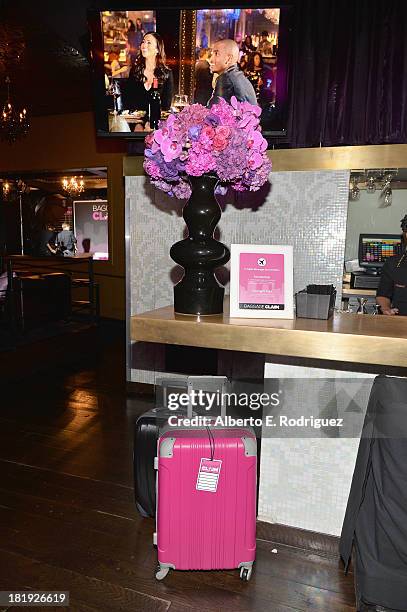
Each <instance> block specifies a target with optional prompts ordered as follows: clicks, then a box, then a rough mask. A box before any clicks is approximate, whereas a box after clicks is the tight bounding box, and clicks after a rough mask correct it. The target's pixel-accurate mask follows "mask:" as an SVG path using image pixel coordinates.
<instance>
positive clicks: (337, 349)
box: [131, 306, 407, 368]
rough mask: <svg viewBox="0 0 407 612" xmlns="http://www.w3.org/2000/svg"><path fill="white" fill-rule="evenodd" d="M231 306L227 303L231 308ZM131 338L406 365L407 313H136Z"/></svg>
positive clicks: (169, 310) (168, 309)
mask: <svg viewBox="0 0 407 612" xmlns="http://www.w3.org/2000/svg"><path fill="white" fill-rule="evenodd" d="M226 310H228V308H227V309H226ZM131 339H132V341H144V342H158V343H162V344H178V345H184V346H199V347H206V348H217V349H223V350H233V351H244V352H253V353H264V354H268V355H279V356H286V357H293V358H296V357H297V358H310V359H318V360H323V361H336V362H338V361H341V362H343V363H346V364H359V365H364V364H366V365H370V366H392V367H400V368H406V367H407V318H406V317H397V316H395V317H386V316H374V315H357V314H351V313H335V314H334V316H333V317H332V318H331V319H328V320H327V321H322V320H316V319H301V318H298V319H293V320H286V319H285V320H282V319H230V318H229V315H228V314H226V313H224V314H223V315H219V316H206V317H193V316H185V315H178V314H174V309H173V307H172V306H166V307H164V308H159V309H157V310H153V311H150V312H146V313H143V314H137V315H133V316H132V317H131Z"/></svg>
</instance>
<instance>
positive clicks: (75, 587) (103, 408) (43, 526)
mask: <svg viewBox="0 0 407 612" xmlns="http://www.w3.org/2000/svg"><path fill="white" fill-rule="evenodd" d="M38 359H41V355H38ZM124 377H125V374H124V339H123V337H122V334H121V333H120V334H118V333H109V339H108V340H107V341H105V342H103V348H102V350H101V351H100V353H99V357H98V358H95V359H94V360H91V361H90V362H89V361H88V363H87V364H86V365H76V366H75V367H74V366H71V367H69V368H66V367H65V368H62V367H58V366H57V365H56V366H55V367H54V368H53V369H50V370H48V371H47V372H46V373H42V374H37V375H36V376H35V377H32V378H30V377H29V376H27V377H25V378H24V379H23V380H22V381H21V382H20V383H14V384H12V385H11V384H10V385H7V386H5V385H4V384H3V385H2V388H1V397H2V400H1V411H0V590H8V589H14V590H15V589H23V590H26V589H35V590H69V591H70V597H71V605H70V610H75V611H76V610H83V611H86V612H88V611H89V612H90V611H97V612H103V611H104V610H106V611H110V610H111V611H112V612H116V611H118V610H131V611H143V612H144V611H153V610H154V611H159V612H161V611H164V610H170V611H171V612H182V611H185V612H186V611H189V612H190V611H191V610H199V611H200V612H205V611H208V612H209V611H210V612H213V611H217V610H219V611H224V610H225V611H226V610H231V611H232V610H233V611H242V612H243V611H249V610H256V611H257V610H259V611H260V610H261V611H265V610H267V611H268V610H271V611H273V612H282V611H287V612H289V611H293V610H321V611H324V612H336V611H338V612H346V611H351V610H354V609H355V608H354V595H353V580H352V576H348V577H344V575H343V572H342V568H341V566H340V564H339V561H338V560H336V559H332V558H329V557H323V556H318V555H316V554H314V553H310V552H307V551H304V550H299V549H295V548H290V547H284V546H280V545H278V546H275V545H273V544H272V543H270V542H265V541H259V542H258V553H257V562H256V566H255V571H254V573H253V577H252V580H251V581H250V582H249V583H243V582H242V581H241V580H239V575H238V572H237V571H225V572H171V573H170V574H169V576H168V577H167V578H166V580H165V581H164V582H157V581H156V580H155V578H154V570H155V567H156V551H155V549H154V548H153V546H152V533H153V531H154V522H153V521H152V520H150V519H142V518H141V517H139V516H138V514H137V513H136V511H135V507H134V503H133V490H132V463H131V462H132V430H133V424H134V422H135V419H136V417H137V415H138V414H139V413H140V412H143V411H144V410H145V408H146V403H145V402H143V400H140V399H134V398H133V399H131V398H129V399H127V400H126V392H125V387H124V383H123V381H124ZM273 548H277V549H278V553H277V554H273V553H272V552H271V551H272V549H273ZM4 609H7V608H4ZM8 609H10V610H11V609H13V610H17V608H8ZM18 609H20V608H18ZM32 609H34V608H32ZM35 609H36V610H40V609H44V610H50V609H53V608H35ZM55 609H56V610H60V609H61V608H55Z"/></svg>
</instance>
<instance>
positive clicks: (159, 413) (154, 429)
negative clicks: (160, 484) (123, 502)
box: [133, 376, 227, 517]
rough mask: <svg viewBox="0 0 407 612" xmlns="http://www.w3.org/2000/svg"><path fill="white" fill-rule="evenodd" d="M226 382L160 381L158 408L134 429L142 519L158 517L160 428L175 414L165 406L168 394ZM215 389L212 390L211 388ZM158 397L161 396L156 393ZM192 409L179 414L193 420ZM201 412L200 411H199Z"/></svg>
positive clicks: (136, 485) (138, 504) (205, 378)
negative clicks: (158, 446) (156, 483)
mask: <svg viewBox="0 0 407 612" xmlns="http://www.w3.org/2000/svg"><path fill="white" fill-rule="evenodd" d="M226 382H227V379H226V378H225V377H221V376H219V377H215V376H212V377H211V376H202V377H200V376H189V377H184V378H182V379H173V378H172V379H162V380H161V381H157V383H159V386H158V385H156V389H158V390H159V391H160V394H159V396H158V397H157V400H156V401H157V403H158V404H159V406H158V407H156V408H153V409H152V410H149V411H148V412H145V413H144V414H142V415H141V416H140V417H139V418H138V419H137V421H136V425H135V430H134V449H133V473H134V496H135V501H136V507H137V510H138V511H139V512H140V514H141V516H145V517H147V516H155V504H156V489H155V478H156V470H155V469H154V459H155V457H156V455H157V441H158V437H159V432H160V428H162V427H164V426H165V425H167V424H168V417H170V416H173V415H174V414H175V412H174V410H170V409H169V408H167V406H166V397H168V395H167V396H166V394H169V393H177V394H181V393H188V391H190V390H191V389H199V388H204V389H208V390H209V389H210V390H211V391H213V390H215V389H217V390H219V391H221V390H224V389H225V384H226ZM211 387H212V388H211ZM157 395H158V394H157ZM196 412H197V411H196V410H192V407H191V406H189V407H188V408H184V409H177V411H176V413H177V414H179V415H183V416H188V417H191V416H193V415H195V414H196ZM198 412H199V410H198Z"/></svg>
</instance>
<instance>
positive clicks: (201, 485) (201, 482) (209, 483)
mask: <svg viewBox="0 0 407 612" xmlns="http://www.w3.org/2000/svg"><path fill="white" fill-rule="evenodd" d="M221 467H222V461H221V460H220V459H214V460H213V461H211V460H210V459H204V458H203V459H201V463H200V465H199V472H198V480H197V481H196V489H197V491H209V492H210V493H216V491H217V488H218V480H219V475H220V469H221Z"/></svg>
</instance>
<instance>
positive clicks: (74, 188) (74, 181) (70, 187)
mask: <svg viewBox="0 0 407 612" xmlns="http://www.w3.org/2000/svg"><path fill="white" fill-rule="evenodd" d="M62 189H63V190H64V191H65V193H66V194H67V195H68V196H69V197H70V198H73V197H76V196H78V195H80V194H81V193H83V192H84V191H85V182H84V180H83V177H82V176H80V177H79V179H78V178H77V177H76V176H71V178H70V179H68V178H66V177H65V178H63V179H62Z"/></svg>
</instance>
